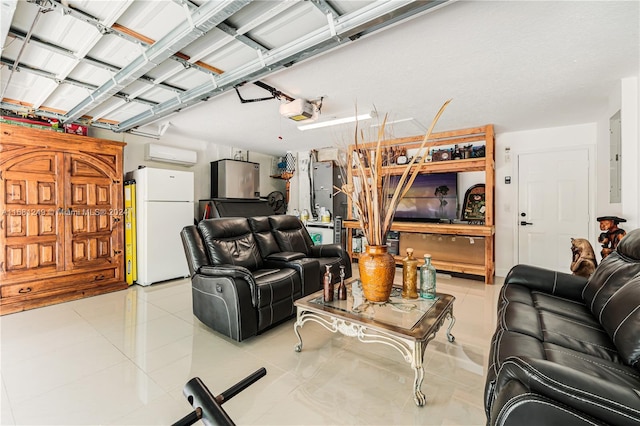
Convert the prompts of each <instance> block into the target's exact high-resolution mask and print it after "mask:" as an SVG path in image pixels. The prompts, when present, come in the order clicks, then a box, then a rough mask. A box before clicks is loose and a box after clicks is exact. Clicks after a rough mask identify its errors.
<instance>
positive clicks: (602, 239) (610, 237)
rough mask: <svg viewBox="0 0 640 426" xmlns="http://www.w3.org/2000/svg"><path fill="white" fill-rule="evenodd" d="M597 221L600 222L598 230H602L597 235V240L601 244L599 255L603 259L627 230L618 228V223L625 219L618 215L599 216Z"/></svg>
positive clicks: (614, 247)
mask: <svg viewBox="0 0 640 426" xmlns="http://www.w3.org/2000/svg"><path fill="white" fill-rule="evenodd" d="M597 221H598V222H600V230H601V231H603V232H602V233H601V234H600V236H599V237H598V242H599V243H600V244H602V250H601V251H600V256H602V259H604V258H605V257H607V256H608V255H609V253H611V252H612V251H614V250H615V249H616V247H617V246H618V243H619V242H620V240H621V239H622V237H624V236H625V235H626V234H627V231H625V230H624V229H622V228H618V224H619V223H621V222H626V221H627V220H626V219H623V218H621V217H618V216H601V217H599V218H597Z"/></svg>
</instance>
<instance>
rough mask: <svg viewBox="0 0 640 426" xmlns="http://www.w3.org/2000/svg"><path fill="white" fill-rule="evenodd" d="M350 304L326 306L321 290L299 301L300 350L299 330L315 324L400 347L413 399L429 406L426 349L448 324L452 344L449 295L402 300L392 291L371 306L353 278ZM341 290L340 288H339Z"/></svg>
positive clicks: (349, 286)
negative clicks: (410, 374) (385, 299)
mask: <svg viewBox="0 0 640 426" xmlns="http://www.w3.org/2000/svg"><path fill="white" fill-rule="evenodd" d="M345 282H346V284H347V294H348V295H347V300H337V294H336V297H334V300H333V301H332V302H328V303H324V299H323V292H322V291H318V292H316V293H313V294H311V295H309V296H307V297H304V298H302V299H298V300H297V301H296V302H295V305H296V307H297V308H298V316H297V321H296V323H295V324H294V326H293V329H294V331H295V333H296V336H297V337H298V344H297V345H296V346H295V350H296V352H300V351H302V336H301V335H300V328H301V327H302V326H303V325H304V324H305V323H306V322H307V321H313V322H316V323H318V324H320V325H322V326H323V327H324V328H326V329H327V330H329V331H331V332H334V333H337V332H340V333H342V334H343V335H345V336H349V337H355V338H357V339H358V340H359V341H361V342H364V343H382V344H385V345H388V346H391V347H393V348H395V349H397V350H398V351H399V352H400V353H401V354H402V356H403V357H404V360H405V361H406V362H408V363H409V364H411V368H413V370H414V372H415V379H414V382H413V392H414V400H415V402H416V404H417V405H418V406H423V405H424V404H425V401H426V398H425V396H424V394H423V393H422V390H421V387H422V381H423V379H424V370H423V368H422V360H423V358H424V350H425V348H426V347H427V343H429V342H430V341H431V340H432V339H433V338H434V337H436V333H437V332H438V330H440V327H442V324H443V323H444V321H445V320H446V319H448V320H449V321H450V323H449V327H448V328H447V339H448V340H449V342H453V341H454V339H455V338H454V337H453V335H451V328H452V327H453V324H454V323H455V318H454V316H453V301H454V300H455V297H453V296H451V295H450V294H443V293H437V295H436V298H435V299H434V300H427V299H403V298H402V297H401V295H400V293H401V289H400V288H399V287H394V288H393V291H392V292H391V297H390V298H389V301H388V302H386V303H382V304H381V303H371V302H367V301H366V300H365V298H364V295H363V294H362V287H361V285H360V281H358V280H357V279H353V278H352V279H349V280H347V281H345ZM336 287H337V285H336Z"/></svg>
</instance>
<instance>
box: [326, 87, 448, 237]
mask: <svg viewBox="0 0 640 426" xmlns="http://www.w3.org/2000/svg"><path fill="white" fill-rule="evenodd" d="M450 102H451V99H449V100H448V101H446V102H445V103H444V104H443V105H442V106H441V107H440V110H439V111H438V113H437V114H436V115H435V117H434V118H433V120H432V121H431V125H430V126H429V128H428V129H427V132H426V133H425V135H424V138H423V140H422V144H421V145H420V148H419V149H418V152H419V153H420V152H424V149H425V146H426V144H427V142H428V141H429V138H430V136H431V132H432V131H433V128H434V127H435V125H436V123H437V122H438V120H439V119H440V116H441V115H442V114H443V113H444V110H445V109H446V108H447V106H448V105H449V103H450ZM386 122H387V115H385V117H384V119H383V121H382V124H381V125H380V126H379V127H378V132H377V138H376V140H375V143H376V144H375V149H361V146H363V145H364V143H365V135H364V132H362V131H361V130H360V129H359V128H358V123H357V122H356V128H355V132H354V144H353V145H354V148H355V153H356V155H354V156H353V160H352V163H351V164H342V165H341V168H342V169H343V170H342V172H343V176H346V175H347V174H346V168H347V167H352V168H355V169H356V172H355V173H354V175H356V176H354V179H353V182H352V183H346V184H344V185H342V187H341V188H337V187H335V189H336V190H338V192H342V193H344V194H345V195H346V196H347V197H348V198H349V199H350V200H351V203H352V205H353V207H354V209H355V213H356V214H357V216H358V221H359V223H360V230H361V231H362V232H363V234H364V236H365V238H366V239H367V241H368V243H369V245H372V246H382V245H386V244H387V234H388V233H389V231H390V230H391V225H392V223H393V218H394V215H395V212H396V208H397V207H398V203H399V202H400V201H401V200H402V199H403V198H404V196H405V195H406V194H407V192H408V191H409V188H411V185H412V184H413V182H414V180H415V179H416V176H418V174H420V171H421V169H422V165H423V164H424V163H423V162H422V161H421V160H420V161H418V156H417V155H415V156H413V158H412V159H411V161H409V162H408V163H407V164H406V166H405V167H404V169H403V172H402V174H401V175H400V178H399V181H398V183H397V184H396V186H395V188H391V187H390V185H391V176H392V174H391V173H390V171H389V168H385V167H384V162H383V155H382V148H383V146H384V141H385V140H386V137H385V134H386V132H385V130H386ZM414 165H416V167H413V166H414ZM394 174H395V173H394ZM390 191H393V192H390ZM389 194H391V196H389Z"/></svg>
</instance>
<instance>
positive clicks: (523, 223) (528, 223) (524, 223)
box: [520, 220, 533, 226]
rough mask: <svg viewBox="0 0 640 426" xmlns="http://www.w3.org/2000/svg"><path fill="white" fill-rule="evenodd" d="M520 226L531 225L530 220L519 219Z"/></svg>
mask: <svg viewBox="0 0 640 426" xmlns="http://www.w3.org/2000/svg"><path fill="white" fill-rule="evenodd" d="M520 225H521V226H527V225H533V223H531V222H525V221H524V220H522V221H520Z"/></svg>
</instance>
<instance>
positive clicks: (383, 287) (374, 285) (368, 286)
mask: <svg viewBox="0 0 640 426" xmlns="http://www.w3.org/2000/svg"><path fill="white" fill-rule="evenodd" d="M387 250H388V247H387V246H366V248H365V250H364V252H363V253H362V254H361V255H360V258H359V259H358V269H359V270H360V282H361V283H362V292H363V293H364V297H365V299H367V301H369V302H374V303H384V302H387V301H388V300H389V296H390V295H391V287H392V286H393V278H394V275H395V272H396V262H395V259H394V258H393V256H392V255H391V254H389V252H388V251H387Z"/></svg>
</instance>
